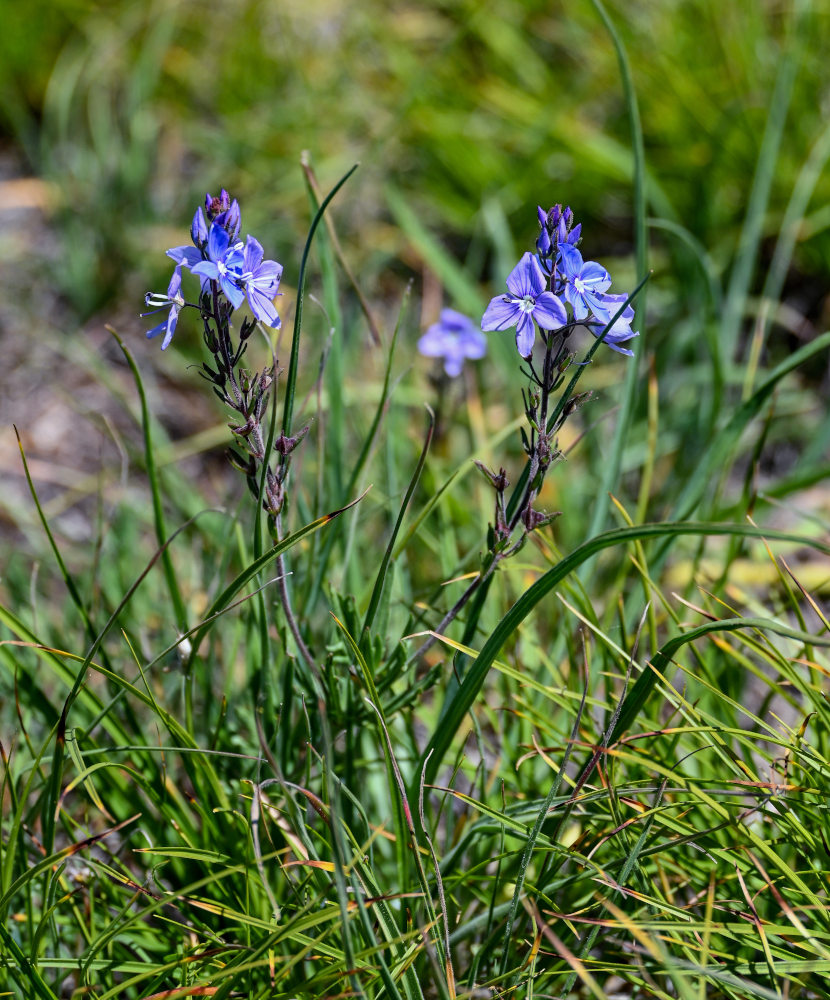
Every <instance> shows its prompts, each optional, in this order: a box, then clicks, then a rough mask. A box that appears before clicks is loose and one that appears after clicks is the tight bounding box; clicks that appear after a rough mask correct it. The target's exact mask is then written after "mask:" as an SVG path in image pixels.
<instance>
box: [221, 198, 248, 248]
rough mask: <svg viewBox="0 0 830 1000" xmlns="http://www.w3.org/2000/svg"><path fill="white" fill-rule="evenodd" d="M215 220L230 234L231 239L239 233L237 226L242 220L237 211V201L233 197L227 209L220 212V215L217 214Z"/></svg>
mask: <svg viewBox="0 0 830 1000" xmlns="http://www.w3.org/2000/svg"><path fill="white" fill-rule="evenodd" d="M215 222H216V224H217V225H219V226H221V227H222V228H223V229H224V230H225V232H227V234H228V236H230V238H231V241H233V240H235V239H236V237H237V235H238V234H239V227H240V225H241V222H242V215H241V213H240V211H239V202H238V201H237V200H236V198H234V200H233V202H232V203H231V205H230V207H229V208H228V209H227V211H225V212H222V213H221V215H217V216H216V219H215Z"/></svg>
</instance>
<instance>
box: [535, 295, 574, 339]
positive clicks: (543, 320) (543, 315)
mask: <svg viewBox="0 0 830 1000" xmlns="http://www.w3.org/2000/svg"><path fill="white" fill-rule="evenodd" d="M533 319H534V320H535V321H536V323H538V325H539V326H541V327H542V329H543V330H558V329H559V327H560V326H564V325H565V324H566V323H567V322H568V314H567V313H566V312H565V307H564V306H563V305H562V303H561V301H560V300H559V299H558V298H557V297H556V296H555V295H554V294H553V292H542V294H541V295H540V296H539V298H538V299H537V300H536V305H535V306H534V308H533Z"/></svg>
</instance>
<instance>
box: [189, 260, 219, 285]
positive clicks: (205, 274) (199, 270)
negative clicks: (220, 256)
mask: <svg viewBox="0 0 830 1000" xmlns="http://www.w3.org/2000/svg"><path fill="white" fill-rule="evenodd" d="M190 270H191V271H192V272H193V273H194V274H198V275H199V277H200V278H209V279H210V280H211V281H216V280H218V278H219V268H218V267H217V266H216V264H214V262H213V261H212V260H202V261H200V262H199V263H198V264H196V266H195V267H191V269H190Z"/></svg>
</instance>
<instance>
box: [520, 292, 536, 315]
mask: <svg viewBox="0 0 830 1000" xmlns="http://www.w3.org/2000/svg"><path fill="white" fill-rule="evenodd" d="M535 307H536V299H534V298H533V296H532V295H525V297H524V298H523V299H520V300H519V308H520V309H521V310H522V312H523V313H532V312H533V310H534V308H535Z"/></svg>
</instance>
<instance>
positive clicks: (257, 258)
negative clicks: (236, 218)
mask: <svg viewBox="0 0 830 1000" xmlns="http://www.w3.org/2000/svg"><path fill="white" fill-rule="evenodd" d="M263 255H264V251H263V249H262V246H261V245H260V243H259V241H258V240H255V239H254V238H253V236H249V237H248V240H247V242H246V244H245V250H244V252H243V255H242V256H243V270H242V274H241V275H240V278H239V280H240V281H241V282H242V284H243V285H244V286H245V294H246V295H247V296H248V304H249V305H250V307H251V312H252V313H253V314H254V316H256V318H257V319H258V320H259V321H260V322H261V323H265V325H266V326H271V327H274V328H275V329H279V326H280V318H279V315H278V314H277V310H276V309H275V308H274V299H275V298H276V297H277V289H278V288H279V286H280V278H281V277H282V265H281V264H278V263H277V262H276V261H275V260H263V259H262V258H263Z"/></svg>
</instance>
